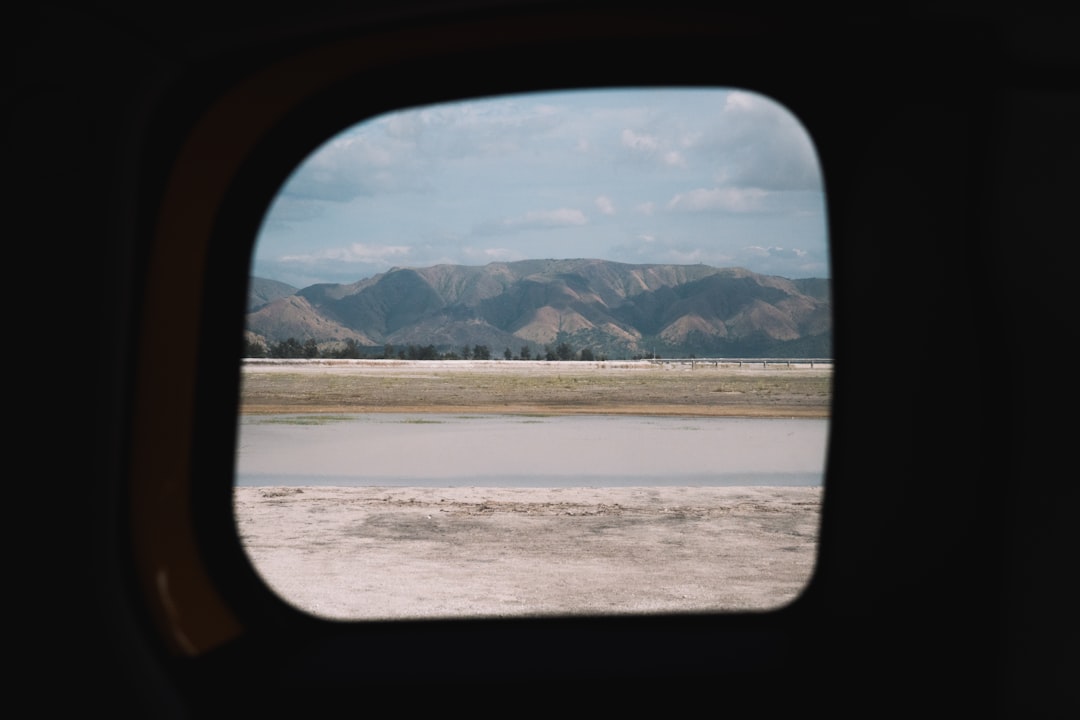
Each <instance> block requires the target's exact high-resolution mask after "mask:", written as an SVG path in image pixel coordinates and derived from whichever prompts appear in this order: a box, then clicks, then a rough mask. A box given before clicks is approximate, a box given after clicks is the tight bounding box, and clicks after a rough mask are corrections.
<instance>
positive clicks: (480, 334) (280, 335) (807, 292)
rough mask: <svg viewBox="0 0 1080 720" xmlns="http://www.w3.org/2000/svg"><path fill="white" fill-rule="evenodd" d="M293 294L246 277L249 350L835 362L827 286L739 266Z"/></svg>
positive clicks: (551, 272)
mask: <svg viewBox="0 0 1080 720" xmlns="http://www.w3.org/2000/svg"><path fill="white" fill-rule="evenodd" d="M290 288H291V286H288V285H287V284H285V283H277V282H276V281H271V280H267V279H265V278H252V281H251V288H250V291H249V303H248V308H249V312H248V315H247V331H248V338H249V341H252V342H256V343H262V344H264V345H269V344H271V343H275V342H281V341H283V340H285V339H287V338H294V339H296V340H299V341H301V342H304V341H307V340H315V341H316V343H318V344H320V345H327V346H332V345H334V344H341V343H344V342H347V341H352V342H354V343H356V344H357V345H360V346H366V347H383V346H386V345H393V346H398V347H400V346H405V345H421V346H429V345H430V346H434V347H435V348H437V349H440V350H446V349H449V350H457V349H460V348H462V347H473V346H475V345H484V346H487V347H489V348H492V349H494V350H495V351H496V352H498V351H501V349H502V348H504V347H505V348H507V349H510V350H511V351H514V352H516V351H517V350H518V349H520V348H522V347H526V346H528V347H530V348H535V349H539V348H543V347H545V346H547V347H550V346H552V345H554V344H556V343H562V342H567V343H569V344H571V345H573V346H575V347H588V348H590V349H592V350H593V351H594V352H597V353H602V354H605V355H607V356H610V357H613V358H614V357H629V356H632V355H635V354H641V353H644V352H658V351H659V352H663V353H664V354H666V355H668V356H672V355H682V356H690V355H695V354H696V355H700V356H706V355H724V356H732V357H735V356H755V355H763V354H767V355H773V356H777V357H784V356H787V357H799V356H804V357H811V356H812V357H823V356H827V355H830V354H831V342H832V319H831V318H832V316H831V306H830V303H831V282H830V281H829V280H828V279H825V278H803V279H788V278H783V277H780V276H775V275H763V274H759V273H754V272H752V271H750V270H747V269H745V268H741V267H714V266H709V265H703V264H696V265H678V264H659V263H653V264H631V263H621V262H615V261H608V260H598V259H563V260H554V259H535V260H521V261H514V262H492V263H488V264H486V265H481V266H474V265H452V264H440V265H432V266H428V267H393V268H390V269H389V270H387V271H386V272H383V273H379V274H377V275H374V276H372V277H370V278H366V279H362V280H358V281H356V282H354V283H348V284H331V283H320V284H315V285H310V286H308V287H306V288H300V289H295V291H294V292H292V293H291V294H286V293H288V291H289V289H290ZM256 291H258V295H257V297H256ZM274 293H278V295H277V296H274Z"/></svg>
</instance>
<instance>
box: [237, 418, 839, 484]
mask: <svg viewBox="0 0 1080 720" xmlns="http://www.w3.org/2000/svg"><path fill="white" fill-rule="evenodd" d="M828 427H829V421H828V420H827V419H765V418H701V417H643V416H607V415H604V416H600V415H597V416H581V415H570V416H552V417H534V416H523V415H521V416H515V415H468V414H397V413H387V414H382V413H379V414H364V415H335V416H317V415H270V416H265V415H260V416H244V417H243V418H242V419H241V422H240V427H239V442H238V450H237V463H236V484H237V485H240V486H266V485H271V486H273V485H341V486H363V485H377V486H419V487H466V486H478V487H483V486H487V487H582V486H585V487H631V486H675V485H681V486H737V485H741V486H766V485H787V486H793V485H800V486H817V485H821V484H822V481H823V477H824V469H825V455H826V446H827V438H828Z"/></svg>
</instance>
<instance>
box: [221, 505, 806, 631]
mask: <svg viewBox="0 0 1080 720" xmlns="http://www.w3.org/2000/svg"><path fill="white" fill-rule="evenodd" d="M820 500H821V488H820V487H663V488H660V487H650V488H643V487H634V488H556V489H539V488H364V487H352V488H341V487H303V488H299V487H296V488H293V487H288V488H285V487H243V488H237V490H236V513H237V524H238V528H239V531H240V534H241V537H242V538H243V539H244V543H245V547H246V548H247V549H248V553H249V556H250V557H251V559H252V562H253V564H254V566H255V568H256V569H257V571H258V572H259V574H260V575H261V576H262V577H263V579H264V580H265V581H266V582H267V583H268V585H269V586H270V587H271V588H273V589H274V590H275V591H276V592H277V593H278V594H279V595H280V596H281V597H282V598H284V599H285V600H287V601H288V602H290V603H291V604H293V605H295V606H297V607H299V608H301V609H304V610H307V611H309V612H311V613H314V614H316V615H320V616H323V617H328V618H335V619H387V618H420V617H491V616H525V615H536V614H559V615H563V614H581V613H588V614H604V613H636V612H650V613H655V612H699V611H725V610H765V609H773V608H777V607H780V606H782V605H784V604H786V603H788V602H790V601H791V600H793V599H795V598H796V597H797V596H798V594H799V592H800V591H801V590H802V589H803V588H804V587H805V585H806V583H807V582H808V581H809V579H810V577H811V575H812V573H813V568H814V563H815V559H816V551H817V537H818V526H819V517H820Z"/></svg>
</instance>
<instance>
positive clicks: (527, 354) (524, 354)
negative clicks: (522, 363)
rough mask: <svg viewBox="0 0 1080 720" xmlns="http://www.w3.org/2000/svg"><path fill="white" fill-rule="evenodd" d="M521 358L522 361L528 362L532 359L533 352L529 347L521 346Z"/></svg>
mask: <svg viewBox="0 0 1080 720" xmlns="http://www.w3.org/2000/svg"><path fill="white" fill-rule="evenodd" d="M520 357H521V359H522V360H528V359H529V358H531V357H532V350H530V349H529V346H528V345H522V346H521V355H520Z"/></svg>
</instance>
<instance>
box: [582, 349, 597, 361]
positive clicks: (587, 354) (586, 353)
mask: <svg viewBox="0 0 1080 720" xmlns="http://www.w3.org/2000/svg"><path fill="white" fill-rule="evenodd" d="M581 359H582V360H587V361H592V360H593V359H594V357H593V351H592V348H581Z"/></svg>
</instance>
